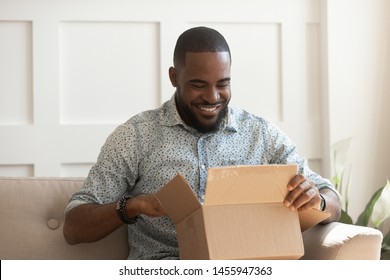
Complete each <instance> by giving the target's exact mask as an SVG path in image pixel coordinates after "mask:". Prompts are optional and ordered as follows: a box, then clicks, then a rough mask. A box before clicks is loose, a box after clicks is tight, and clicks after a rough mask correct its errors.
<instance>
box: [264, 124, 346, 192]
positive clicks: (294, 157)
mask: <svg viewBox="0 0 390 280" xmlns="http://www.w3.org/2000/svg"><path fill="white" fill-rule="evenodd" d="M267 129H268V130H269V131H268V132H269V135H270V138H269V143H270V146H269V149H270V150H271V151H272V152H271V155H272V156H271V158H272V160H271V161H272V163H274V164H289V163H295V164H297V165H298V167H299V169H298V172H299V173H301V174H302V175H304V176H305V177H306V178H307V179H309V180H311V181H313V182H314V183H315V185H316V187H317V188H318V189H319V190H320V189H323V188H327V189H330V190H332V191H333V192H334V193H335V194H336V195H337V196H338V198H339V200H341V195H340V193H339V192H338V191H337V190H336V189H335V187H334V186H333V185H332V183H331V182H330V181H329V180H328V179H325V178H323V177H322V176H320V175H319V174H317V173H316V172H314V171H312V170H311V169H310V168H309V165H308V162H307V159H306V158H304V157H302V156H301V155H299V153H298V149H297V147H296V145H295V144H294V143H293V142H292V141H291V139H290V138H289V137H288V136H287V135H286V133H284V132H283V131H282V130H280V129H279V128H278V127H277V126H275V125H273V124H272V123H269V127H268V128H267Z"/></svg>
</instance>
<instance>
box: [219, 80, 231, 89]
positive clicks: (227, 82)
mask: <svg viewBox="0 0 390 280" xmlns="http://www.w3.org/2000/svg"><path fill="white" fill-rule="evenodd" d="M228 86H230V81H224V82H223V83H219V84H217V87H218V88H226V87H228Z"/></svg>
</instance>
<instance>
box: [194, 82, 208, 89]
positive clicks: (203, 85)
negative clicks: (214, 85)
mask: <svg viewBox="0 0 390 280" xmlns="http://www.w3.org/2000/svg"><path fill="white" fill-rule="evenodd" d="M190 87H192V88H193V89H202V88H204V87H205V84H203V83H190Z"/></svg>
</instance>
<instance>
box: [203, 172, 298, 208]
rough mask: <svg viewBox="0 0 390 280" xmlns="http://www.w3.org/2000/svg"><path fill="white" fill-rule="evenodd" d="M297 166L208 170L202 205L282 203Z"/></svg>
mask: <svg viewBox="0 0 390 280" xmlns="http://www.w3.org/2000/svg"><path fill="white" fill-rule="evenodd" d="M297 171H298V166H297V165H295V164H289V165H252V166H228V167H217V168H210V169H209V170H208V178H207V187H206V198H205V203H204V204H205V205H226V204H251V203H275V202H283V201H284V198H285V196H286V195H287V193H288V190H287V184H288V182H289V181H290V180H291V179H292V178H293V177H294V176H295V175H296V174H297Z"/></svg>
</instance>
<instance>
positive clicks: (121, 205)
mask: <svg viewBox="0 0 390 280" xmlns="http://www.w3.org/2000/svg"><path fill="white" fill-rule="evenodd" d="M130 198H131V196H129V195H124V196H122V197H121V199H119V201H118V203H117V204H116V212H117V213H118V216H119V218H120V219H121V220H122V222H124V223H125V224H135V223H136V222H137V220H138V219H139V216H135V217H132V218H129V216H127V214H126V209H125V207H126V202H127V200H129V199H130Z"/></svg>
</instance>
